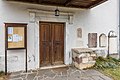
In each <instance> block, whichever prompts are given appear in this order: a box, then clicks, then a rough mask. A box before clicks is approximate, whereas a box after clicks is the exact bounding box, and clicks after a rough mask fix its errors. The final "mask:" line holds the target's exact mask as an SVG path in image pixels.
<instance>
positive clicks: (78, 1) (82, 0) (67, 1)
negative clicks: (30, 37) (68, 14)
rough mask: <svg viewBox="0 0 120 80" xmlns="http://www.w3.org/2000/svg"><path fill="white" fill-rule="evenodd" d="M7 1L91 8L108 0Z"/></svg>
mask: <svg viewBox="0 0 120 80" xmlns="http://www.w3.org/2000/svg"><path fill="white" fill-rule="evenodd" d="M7 1H17V2H24V3H33V4H41V5H51V6H59V7H71V8H83V9H90V8H93V7H95V6H97V5H99V4H101V3H103V2H105V1H107V0H7Z"/></svg>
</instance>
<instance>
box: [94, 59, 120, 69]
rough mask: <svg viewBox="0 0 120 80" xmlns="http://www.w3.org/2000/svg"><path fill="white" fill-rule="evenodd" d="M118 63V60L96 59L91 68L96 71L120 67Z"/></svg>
mask: <svg viewBox="0 0 120 80" xmlns="http://www.w3.org/2000/svg"><path fill="white" fill-rule="evenodd" d="M119 62H120V60H117V59H115V58H112V57H107V58H103V57H98V58H97V59H96V63H95V65H94V66H93V67H94V68H96V69H105V68H116V67H119V65H120V64H119Z"/></svg>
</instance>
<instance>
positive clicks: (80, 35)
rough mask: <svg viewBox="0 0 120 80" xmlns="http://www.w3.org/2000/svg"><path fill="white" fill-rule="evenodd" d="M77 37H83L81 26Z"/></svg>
mask: <svg viewBox="0 0 120 80" xmlns="http://www.w3.org/2000/svg"><path fill="white" fill-rule="evenodd" d="M77 37H78V38H82V29H81V28H78V29H77Z"/></svg>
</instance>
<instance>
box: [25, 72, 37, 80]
mask: <svg viewBox="0 0 120 80" xmlns="http://www.w3.org/2000/svg"><path fill="white" fill-rule="evenodd" d="M35 76H36V73H32V74H28V76H27V79H28V80H33V79H34V78H35Z"/></svg>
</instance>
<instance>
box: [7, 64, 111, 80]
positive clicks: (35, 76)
mask: <svg viewBox="0 0 120 80" xmlns="http://www.w3.org/2000/svg"><path fill="white" fill-rule="evenodd" d="M13 74H14V75H13ZM16 74H17V75H16ZM16 74H15V73H12V75H10V79H9V80H112V79H111V78H109V77H107V76H105V75H103V74H102V73H100V72H98V71H96V70H93V69H90V70H79V69H76V68H74V67H73V66H72V67H66V68H56V69H45V70H32V71H30V72H29V73H23V72H21V73H20V72H19V73H18V72H16Z"/></svg>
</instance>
